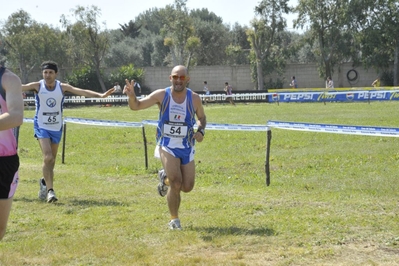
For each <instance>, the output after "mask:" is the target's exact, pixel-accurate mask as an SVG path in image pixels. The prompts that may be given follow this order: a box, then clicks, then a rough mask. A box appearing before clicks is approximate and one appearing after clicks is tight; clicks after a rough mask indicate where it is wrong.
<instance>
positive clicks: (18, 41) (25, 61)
mask: <svg viewBox="0 0 399 266" xmlns="http://www.w3.org/2000/svg"><path fill="white" fill-rule="evenodd" d="M2 35H3V36H4V43H5V46H4V53H5V54H6V60H7V63H8V65H10V67H12V68H17V69H18V70H19V72H20V75H21V79H22V82H24V83H27V82H29V80H28V77H29V74H30V73H31V72H32V71H33V69H34V68H35V67H37V66H39V65H40V64H41V62H43V61H45V60H49V59H53V60H55V59H54V58H57V59H60V60H67V55H66V51H65V50H64V49H63V48H64V43H63V40H64V39H65V38H64V37H65V36H64V34H63V33H62V32H60V31H59V30H56V29H53V28H51V27H49V26H48V25H47V24H40V23H37V22H36V21H35V20H33V19H31V17H30V15H29V13H27V12H26V11H24V10H19V11H17V12H15V13H13V14H11V15H10V16H9V17H8V19H7V20H6V22H5V24H4V27H3V28H2Z"/></svg>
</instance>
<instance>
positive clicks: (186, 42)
mask: <svg viewBox="0 0 399 266" xmlns="http://www.w3.org/2000/svg"><path fill="white" fill-rule="evenodd" d="M186 3H187V0H175V3H174V5H167V6H166V8H165V9H163V10H162V11H161V15H162V18H163V19H164V26H163V28H162V30H161V33H162V35H163V36H164V38H165V39H164V44H165V45H166V46H168V47H169V48H170V55H171V63H172V64H173V65H185V66H186V67H187V68H189V66H190V61H191V58H192V56H193V55H194V53H195V51H196V49H197V48H198V47H199V45H200V43H201V41H200V39H199V38H198V37H197V36H196V35H195V29H194V26H193V20H192V18H191V17H190V16H189V14H188V9H187V6H186Z"/></svg>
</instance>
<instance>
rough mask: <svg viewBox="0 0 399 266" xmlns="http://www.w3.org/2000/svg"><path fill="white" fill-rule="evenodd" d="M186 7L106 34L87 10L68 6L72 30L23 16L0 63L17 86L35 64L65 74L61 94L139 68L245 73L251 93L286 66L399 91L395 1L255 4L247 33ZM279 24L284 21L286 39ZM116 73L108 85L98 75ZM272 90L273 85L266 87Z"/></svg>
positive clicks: (97, 14) (154, 13) (135, 74)
mask: <svg viewBox="0 0 399 266" xmlns="http://www.w3.org/2000/svg"><path fill="white" fill-rule="evenodd" d="M188 1H189V0H175V2H174V4H171V5H166V6H165V7H162V8H157V7H154V8H151V9H149V10H147V11H145V12H143V13H141V14H139V15H138V16H136V17H135V18H131V19H130V20H129V22H128V23H121V24H119V25H120V28H119V29H113V30H107V29H106V24H105V23H102V22H100V21H101V10H100V9H99V8H98V7H97V6H94V5H93V6H88V7H83V6H76V8H75V9H73V10H72V11H71V14H70V15H72V17H73V18H74V21H70V20H68V17H67V16H66V15H62V16H61V17H60V21H61V25H62V27H61V29H59V28H54V27H52V26H51V25H48V24H42V23H38V22H37V21H35V20H33V19H32V18H31V16H30V14H29V13H27V12H26V11H24V10H23V9H21V10H19V11H17V12H15V13H13V14H11V15H10V16H9V17H8V18H7V19H6V20H5V21H1V24H0V39H1V44H0V57H1V61H3V62H6V64H7V66H9V67H11V68H13V69H17V70H18V71H19V74H20V76H21V79H22V80H23V82H28V80H27V79H28V76H29V73H30V72H31V71H32V70H34V69H35V68H37V67H38V66H39V65H40V64H41V62H42V61H44V60H49V59H50V60H54V61H56V62H58V63H59V66H60V68H72V69H73V70H74V71H73V74H72V75H71V76H70V77H68V78H67V79H69V80H70V82H71V84H73V85H75V86H78V85H81V84H75V83H79V82H83V81H82V80H87V79H88V77H90V79H91V80H94V81H93V82H96V84H97V85H98V86H97V87H99V88H101V90H103V91H105V90H107V89H108V88H109V86H111V84H113V83H114V82H115V81H120V80H117V79H121V77H123V75H130V76H125V77H128V78H135V79H137V80H139V81H140V79H141V78H142V77H143V72H142V69H140V67H148V66H173V65H177V64H182V65H185V66H186V67H187V68H188V69H190V67H191V66H196V65H240V64H248V65H250V67H251V72H252V78H253V80H254V82H255V83H256V87H257V88H258V90H264V89H267V87H269V86H273V85H270V82H269V83H268V86H267V87H265V84H266V82H265V80H267V78H268V76H270V75H271V74H272V73H281V74H282V73H283V71H284V68H285V66H286V64H287V63H309V62H312V63H316V64H317V66H318V74H319V76H320V78H322V79H325V78H326V77H328V76H332V75H333V73H334V71H336V70H337V69H339V67H340V65H341V64H343V63H347V62H351V63H352V64H353V66H354V67H355V66H357V65H363V66H364V67H365V68H366V69H367V68H374V69H376V70H377V72H378V73H379V74H380V78H381V79H382V81H383V82H384V83H385V84H384V85H386V86H389V85H395V86H396V85H399V68H398V65H399V11H398V10H399V1H397V0H349V1H348V0H298V5H297V6H289V5H288V1H289V0H263V1H260V2H259V4H258V5H256V6H254V8H253V10H254V18H253V19H252V20H251V21H250V22H249V26H242V25H239V24H238V23H235V24H234V25H228V24H224V23H223V20H222V18H221V17H219V16H217V14H215V13H213V12H210V11H209V10H208V9H207V8H202V9H193V10H189V9H188V8H187V2H188ZM286 15H290V16H292V17H294V28H297V29H302V31H303V33H297V32H291V31H288V30H287V21H286V19H285V16H286ZM111 67H112V68H115V67H116V68H118V71H116V72H115V73H111V74H109V75H106V74H104V69H106V68H111ZM276 84H278V80H277V81H275V84H274V85H275V87H276Z"/></svg>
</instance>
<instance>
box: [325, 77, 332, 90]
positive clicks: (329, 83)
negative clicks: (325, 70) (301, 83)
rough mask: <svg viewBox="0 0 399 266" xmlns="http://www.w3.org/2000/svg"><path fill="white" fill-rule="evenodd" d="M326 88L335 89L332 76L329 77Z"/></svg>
mask: <svg viewBox="0 0 399 266" xmlns="http://www.w3.org/2000/svg"><path fill="white" fill-rule="evenodd" d="M326 88H327V89H334V81H333V80H332V79H331V77H328V78H327V80H326Z"/></svg>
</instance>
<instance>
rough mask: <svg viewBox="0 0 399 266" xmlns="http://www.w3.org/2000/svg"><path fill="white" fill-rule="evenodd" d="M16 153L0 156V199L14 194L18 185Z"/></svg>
mask: <svg viewBox="0 0 399 266" xmlns="http://www.w3.org/2000/svg"><path fill="white" fill-rule="evenodd" d="M18 168H19V157H18V154H15V155H12V156H4V157H0V199H9V198H11V197H12V196H14V193H15V190H16V189H17V186H18Z"/></svg>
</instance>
